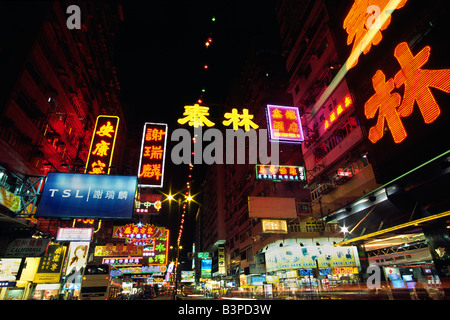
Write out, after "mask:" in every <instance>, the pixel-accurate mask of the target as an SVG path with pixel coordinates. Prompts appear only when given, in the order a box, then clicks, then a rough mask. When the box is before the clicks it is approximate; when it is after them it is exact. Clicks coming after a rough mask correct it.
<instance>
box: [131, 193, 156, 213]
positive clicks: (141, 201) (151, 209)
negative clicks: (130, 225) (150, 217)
mask: <svg viewBox="0 0 450 320" xmlns="http://www.w3.org/2000/svg"><path fill="white" fill-rule="evenodd" d="M141 191H142V190H141ZM161 206H162V195H161V194H159V193H158V194H146V193H138V200H136V205H135V212H136V213H150V214H155V213H158V212H159V209H161Z"/></svg>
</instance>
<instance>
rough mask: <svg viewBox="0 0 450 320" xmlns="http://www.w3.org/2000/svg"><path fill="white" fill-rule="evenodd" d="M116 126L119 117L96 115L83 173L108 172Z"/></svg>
mask: <svg viewBox="0 0 450 320" xmlns="http://www.w3.org/2000/svg"><path fill="white" fill-rule="evenodd" d="M118 126H119V117H116V116H98V117H97V121H96V123H95V129H94V132H93V134H92V140H91V147H90V148H89V155H88V160H87V162H86V169H85V173H89V174H109V171H110V167H111V161H112V159H113V152H114V145H115V142H116V136H117V129H118Z"/></svg>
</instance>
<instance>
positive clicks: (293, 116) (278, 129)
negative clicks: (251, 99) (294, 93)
mask: <svg viewBox="0 0 450 320" xmlns="http://www.w3.org/2000/svg"><path fill="white" fill-rule="evenodd" d="M266 115H267V127H268V128H269V139H270V141H279V142H284V143H298V144H301V143H302V142H303V141H304V140H305V138H304V136H303V130H302V124H301V121H300V113H299V111H298V108H297V107H286V106H276V105H270V104H268V105H267V109H266Z"/></svg>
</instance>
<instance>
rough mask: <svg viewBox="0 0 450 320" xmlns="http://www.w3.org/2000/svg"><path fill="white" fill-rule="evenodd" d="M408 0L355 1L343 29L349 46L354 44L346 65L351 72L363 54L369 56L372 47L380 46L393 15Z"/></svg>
mask: <svg viewBox="0 0 450 320" xmlns="http://www.w3.org/2000/svg"><path fill="white" fill-rule="evenodd" d="M406 2H407V0H392V1H389V0H355V2H354V3H353V6H352V7H351V8H350V11H349V12H348V14H347V16H346V17H345V19H344V25H343V28H344V29H345V31H346V32H347V35H348V36H347V45H350V44H351V43H352V42H353V47H352V51H351V54H350V56H351V57H354V58H353V59H349V60H348V61H347V63H346V67H347V70H350V69H351V68H353V67H354V66H355V65H356V64H357V63H358V57H359V55H360V54H361V52H362V53H364V54H367V53H368V52H369V51H370V49H371V47H372V45H378V44H379V43H380V42H381V40H382V39H383V35H382V34H381V31H383V30H386V29H387V27H388V26H389V24H390V23H391V14H392V12H393V11H394V10H396V9H401V8H403V7H404V5H405V4H406Z"/></svg>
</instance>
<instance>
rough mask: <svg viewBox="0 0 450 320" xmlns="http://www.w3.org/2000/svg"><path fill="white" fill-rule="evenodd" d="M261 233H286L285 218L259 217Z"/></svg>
mask: <svg viewBox="0 0 450 320" xmlns="http://www.w3.org/2000/svg"><path fill="white" fill-rule="evenodd" d="M261 224H262V232H263V233H288V229H287V222H286V220H276V219H261Z"/></svg>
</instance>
